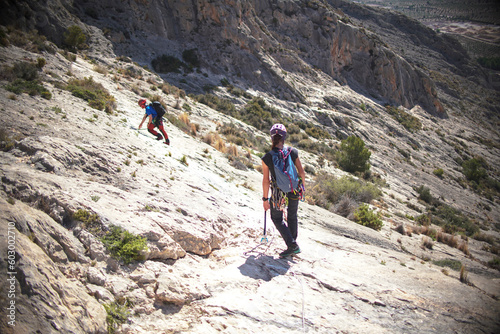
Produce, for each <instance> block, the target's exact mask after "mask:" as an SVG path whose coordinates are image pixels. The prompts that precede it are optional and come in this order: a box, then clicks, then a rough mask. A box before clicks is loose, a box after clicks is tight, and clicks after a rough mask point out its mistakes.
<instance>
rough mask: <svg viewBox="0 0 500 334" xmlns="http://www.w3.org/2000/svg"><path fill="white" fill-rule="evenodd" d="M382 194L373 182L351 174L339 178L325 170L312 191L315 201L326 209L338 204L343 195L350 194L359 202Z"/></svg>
mask: <svg viewBox="0 0 500 334" xmlns="http://www.w3.org/2000/svg"><path fill="white" fill-rule="evenodd" d="M381 195H382V191H381V190H380V189H379V188H378V187H377V186H375V185H374V184H373V183H370V182H366V181H364V180H361V179H355V178H354V177H351V176H343V177H341V178H340V179H337V178H336V177H334V176H332V175H330V174H328V173H325V172H321V173H319V174H318V175H317V176H316V178H315V183H314V186H313V187H312V191H311V196H312V197H313V199H314V200H315V202H316V203H317V204H318V205H320V206H322V207H324V208H326V209H328V208H329V207H330V205H332V204H334V205H335V204H337V203H338V202H339V201H340V200H341V199H342V197H343V196H349V198H350V199H352V200H354V201H357V202H364V203H370V202H371V201H372V200H374V199H376V198H379V197H380V196H381Z"/></svg>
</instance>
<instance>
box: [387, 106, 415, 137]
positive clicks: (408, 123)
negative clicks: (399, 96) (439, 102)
mask: <svg viewBox="0 0 500 334" xmlns="http://www.w3.org/2000/svg"><path fill="white" fill-rule="evenodd" d="M385 108H386V110H387V112H388V113H389V115H391V117H392V118H394V119H395V120H396V121H398V122H399V123H400V124H401V125H403V126H404V127H405V128H406V130H408V131H410V132H416V131H418V130H421V129H422V122H420V120H419V119H418V118H416V117H415V116H412V115H410V114H408V113H407V112H405V111H403V110H400V109H399V108H396V107H393V106H390V105H387V106H385Z"/></svg>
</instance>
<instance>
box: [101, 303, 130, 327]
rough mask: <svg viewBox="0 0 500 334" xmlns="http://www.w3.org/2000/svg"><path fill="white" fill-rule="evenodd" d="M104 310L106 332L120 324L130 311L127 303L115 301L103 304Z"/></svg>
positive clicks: (125, 319) (126, 318)
mask: <svg viewBox="0 0 500 334" xmlns="http://www.w3.org/2000/svg"><path fill="white" fill-rule="evenodd" d="M103 306H104V309H105V310H106V313H107V316H106V322H107V323H108V334H112V333H114V332H115V330H116V329H117V328H118V326H120V325H121V324H123V323H125V322H126V321H127V320H128V317H129V315H130V312H129V311H128V307H127V306H128V305H127V303H126V302H125V303H123V304H119V303H117V302H113V303H109V304H104V305H103Z"/></svg>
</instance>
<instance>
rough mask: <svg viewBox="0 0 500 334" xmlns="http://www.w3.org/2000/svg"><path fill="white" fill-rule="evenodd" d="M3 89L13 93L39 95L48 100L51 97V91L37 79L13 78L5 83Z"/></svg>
mask: <svg viewBox="0 0 500 334" xmlns="http://www.w3.org/2000/svg"><path fill="white" fill-rule="evenodd" d="M5 89H6V90H8V91H10V92H12V93H14V94H22V93H27V94H29V95H31V96H35V95H40V96H41V97H43V98H44V99H47V100H50V99H51V98H52V93H51V92H50V91H49V90H47V88H45V87H44V86H43V85H42V84H41V83H40V82H39V81H27V80H23V79H16V80H14V82H12V83H10V84H8V85H6V86H5Z"/></svg>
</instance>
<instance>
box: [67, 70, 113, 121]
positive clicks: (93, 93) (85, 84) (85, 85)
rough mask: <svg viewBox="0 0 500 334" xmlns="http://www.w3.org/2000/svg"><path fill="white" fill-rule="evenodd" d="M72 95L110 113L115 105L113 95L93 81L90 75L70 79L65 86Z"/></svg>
mask: <svg viewBox="0 0 500 334" xmlns="http://www.w3.org/2000/svg"><path fill="white" fill-rule="evenodd" d="M66 90H68V91H70V92H71V93H72V94H73V96H76V97H79V98H81V99H84V100H85V101H87V102H88V103H89V106H91V107H92V108H95V109H98V110H105V109H106V112H108V113H110V111H109V110H112V109H113V108H114V107H116V100H115V98H114V96H112V95H111V94H109V91H108V90H107V89H106V88H104V86H103V85H101V84H100V83H97V82H95V81H94V79H93V78H92V77H88V78H83V79H71V80H69V82H68V85H67V86H66Z"/></svg>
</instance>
